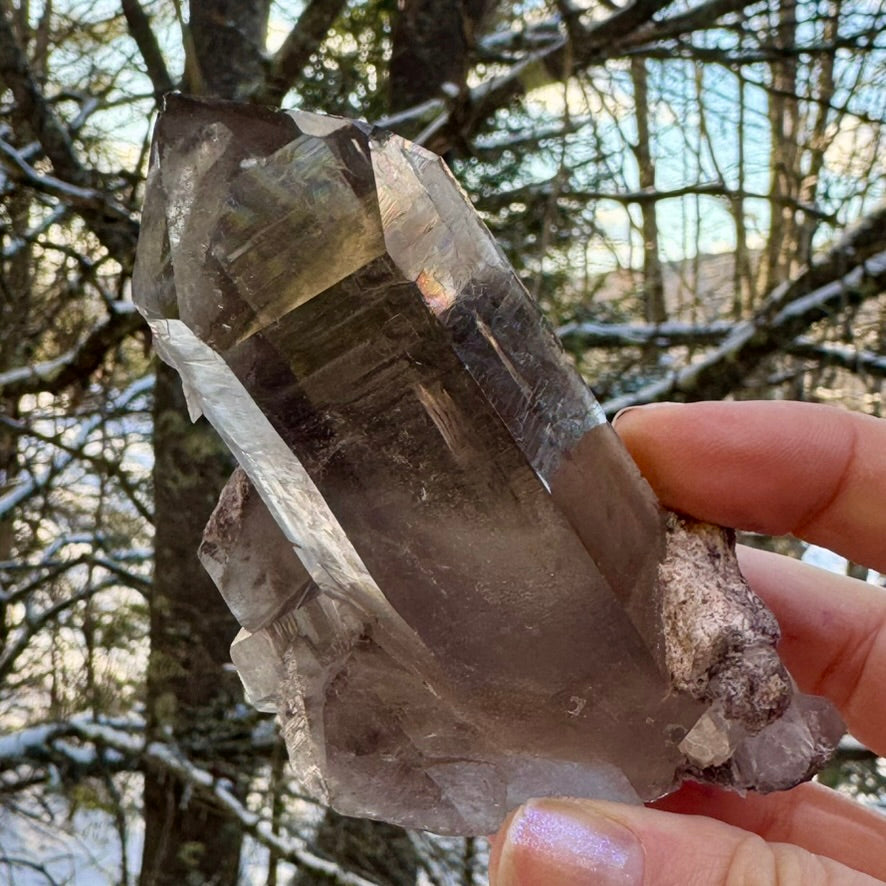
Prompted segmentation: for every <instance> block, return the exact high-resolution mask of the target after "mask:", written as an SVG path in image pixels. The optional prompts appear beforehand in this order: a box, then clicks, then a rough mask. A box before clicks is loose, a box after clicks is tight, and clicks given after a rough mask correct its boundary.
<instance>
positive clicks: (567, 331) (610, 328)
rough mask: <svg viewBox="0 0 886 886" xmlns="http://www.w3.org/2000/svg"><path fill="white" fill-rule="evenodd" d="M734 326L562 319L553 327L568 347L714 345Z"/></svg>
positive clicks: (724, 322)
mask: <svg viewBox="0 0 886 886" xmlns="http://www.w3.org/2000/svg"><path fill="white" fill-rule="evenodd" d="M734 328H735V325H734V324H733V323H729V322H727V321H722V320H721V321H717V322H715V323H707V324H705V325H703V326H697V325H694V324H692V323H676V322H669V323H659V324H657V325H651V324H645V325H637V324H633V323H590V322H585V323H566V324H564V325H563V326H561V327H560V328H559V329H558V330H557V335H559V336H560V340H561V341H562V342H563V344H564V345H565V346H566V347H567V348H569V349H571V350H580V349H582V348H626V347H637V346H644V345H655V346H656V347H659V348H673V347H676V346H678V345H716V344H719V343H720V342H721V341H723V339H724V338H725V337H726V336H727V335H729V333H730V332H732V330H733V329H734Z"/></svg>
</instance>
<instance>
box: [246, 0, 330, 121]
mask: <svg viewBox="0 0 886 886" xmlns="http://www.w3.org/2000/svg"><path fill="white" fill-rule="evenodd" d="M346 5H347V0H310V2H308V4H307V5H306V6H305V8H304V10H303V12H302V14H301V15H300V16H299V19H298V21H297V22H296V23H295V26H294V27H293V28H292V30H291V31H290V32H289V34H288V35H287V36H286V39H285V40H284V41H283V45H282V46H281V47H280V49H279V50H277V54H276V55H275V56H274V58H273V59H272V61H271V70H270V71H269V72H268V78H267V84H266V86H265V91H264V93H263V94H262V95H261V96H260V101H261V102H262V103H264V104H269V105H279V104H280V102H281V101H283V97H284V96H285V95H286V93H287V92H288V91H289V88H290V87H291V86H292V84H293V83H294V82H295V81H296V79H297V77H298V75H299V74H300V73H301V71H302V70H303V68H304V67H305V65H306V64H307V63H308V61H309V60H310V58H311V56H312V55H313V54H314V53H315V52H316V51H317V49H318V48H319V46H320V44H321V43H322V42H323V40H324V38H325V37H326V34H327V33H328V32H329V29H330V28H331V27H332V25H333V23H334V22H335V20H336V19H337V18H338V16H339V15H340V14H341V11H342V9H344V7H345V6H346Z"/></svg>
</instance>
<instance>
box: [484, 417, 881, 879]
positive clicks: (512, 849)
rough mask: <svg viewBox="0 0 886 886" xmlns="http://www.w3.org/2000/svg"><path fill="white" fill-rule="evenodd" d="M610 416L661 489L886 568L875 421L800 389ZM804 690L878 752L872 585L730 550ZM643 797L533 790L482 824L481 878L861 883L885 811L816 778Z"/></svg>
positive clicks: (876, 871)
mask: <svg viewBox="0 0 886 886" xmlns="http://www.w3.org/2000/svg"><path fill="white" fill-rule="evenodd" d="M616 429H617V431H618V432H619V434H620V435H621V436H622V439H623V440H624V442H625V444H626V445H627V447H628V449H629V450H630V451H631V454H632V455H633V456H634V459H635V460H636V461H637V464H638V465H639V467H640V470H641V471H642V472H643V474H644V475H645V476H646V478H647V479H648V480H649V482H650V483H651V484H652V486H653V488H654V489H655V491H656V493H657V494H658V496H659V498H660V499H661V501H662V502H663V503H664V504H665V505H667V506H668V507H670V508H673V509H674V510H679V511H683V512H685V513H688V514H691V515H692V516H694V517H697V518H699V519H702V520H707V521H710V522H713V523H720V524H722V525H726V526H735V527H738V528H741V529H750V530H756V531H759V532H765V533H768V534H771V535H782V534H787V533H792V534H794V535H796V536H799V537H801V538H804V539H806V540H807V541H810V542H813V543H816V544H820V545H825V546H827V547H829V548H831V549H833V550H835V551H838V552H840V553H842V554H843V555H845V556H847V557H849V558H850V559H851V560H854V561H856V562H859V563H863V564H865V565H867V566H871V567H873V568H875V569H878V570H879V571H881V572H884V573H886V421H884V420H879V419H874V418H870V417H868V416H862V415H858V414H853V413H847V412H843V411H841V410H838V409H834V408H830V407H826V406H816V405H812V404H806V403H787V402H764V403H749V402H742V403H695V404H691V405H675V404H662V405H656V406H655V407H646V408H642V409H631V410H628V411H626V412H625V413H623V414H622V415H621V416H620V417H619V419H618V422H617V425H616ZM739 560H740V562H741V567H742V571H743V572H744V574H745V577H746V578H747V579H748V581H749V582H750V584H751V586H752V587H753V589H754V590H755V591H756V592H757V593H758V594H759V595H760V597H762V598H763V599H764V600H765V601H766V603H767V604H768V605H769V607H770V608H771V609H772V610H773V612H774V613H775V615H776V617H777V618H778V621H779V624H780V625H781V628H782V642H781V645H780V647H779V649H780V653H781V655H782V658H783V660H784V662H785V664H786V665H787V667H788V669H789V670H790V671H791V673H792V674H793V676H794V678H795V679H796V680H797V682H798V684H799V686H800V688H801V689H802V690H804V691H806V692H811V693H815V694H818V695H826V696H828V697H829V698H830V699H832V700H833V701H834V703H835V704H836V705H837V706H838V707H839V709H840V711H841V713H842V715H843V717H844V719H845V720H846V723H847V726H848V728H849V730H850V731H851V732H852V733H853V734H854V735H855V736H856V737H857V738H858V739H859V740H860V741H862V742H864V743H865V744H866V745H867V746H868V747H870V748H871V749H872V750H874V751H876V752H877V753H879V754H881V755H886V591H884V590H881V589H879V588H876V587H874V586H873V585H870V584H865V583H863V582H860V581H857V580H854V579H850V578H845V577H842V576H838V575H833V574H831V573H827V572H823V571H822V570H819V569H815V568H813V567H810V566H807V565H806V564H803V563H800V562H798V561H796V560H791V559H789V558H787V557H781V556H779V555H777V554H770V553H767V552H764V551H758V550H753V549H750V548H740V549H739ZM651 805H652V806H653V807H654V808H646V807H642V806H638V807H633V806H623V805H620V804H617V803H608V802H600V801H591V800H567V799H545V800H533V801H530V803H528V804H526V805H525V806H523V807H522V808H521V809H519V810H518V811H517V812H516V813H515V814H514V815H513V816H511V817H510V818H509V819H508V820H507V821H506V822H505V824H504V825H503V826H502V829H501V830H500V831H499V834H498V835H497V837H496V838H495V839H494V841H493V848H492V859H491V864H490V883H491V884H493V886H517V884H519V886H530V884H531V886H579V884H594V886H614V884H619V886H635V884H636V886H641V884H642V886H701V884H705V886H720V884H723V886H725V884H740V883H741V884H753V886H825V884H828V886H830V884H834V886H836V884H840V886H862V884H875V883H882V882H884V881H886V816H883V815H881V814H879V813H877V812H875V811H873V810H871V809H866V808H864V807H862V806H861V805H859V804H857V803H855V802H853V801H852V800H849V799H847V798H846V797H843V796H841V795H840V794H838V793H836V792H835V791H832V790H829V789H828V788H824V787H822V786H820V785H817V784H803V785H800V786H799V787H797V788H794V789H793V790H792V791H787V792H784V793H777V794H769V795H766V796H763V795H759V794H753V793H751V794H748V796H746V797H744V798H741V797H739V796H738V795H737V794H734V793H730V792H726V791H721V790H718V789H716V788H712V787H707V786H701V785H697V784H686V785H684V786H683V787H682V788H681V789H680V790H679V791H677V792H676V793H675V794H673V795H671V796H670V797H667V798H665V799H663V800H661V801H658V802H657V803H654V804H651Z"/></svg>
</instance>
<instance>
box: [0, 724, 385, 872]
mask: <svg viewBox="0 0 886 886" xmlns="http://www.w3.org/2000/svg"><path fill="white" fill-rule="evenodd" d="M72 740H74V741H76V742H77V744H74V743H73V742H72ZM84 744H85V745H87V746H84ZM99 751H102V752H103V753H100V752H99ZM23 765H31V766H33V765H37V766H48V765H55V766H61V767H63V768H66V769H67V770H69V771H71V772H76V773H77V774H78V776H79V777H84V776H88V775H98V774H101V773H104V772H107V771H108V770H111V771H120V770H129V771H136V770H139V769H144V768H146V767H150V768H154V769H160V770H162V771H164V772H167V773H169V774H174V775H175V776H176V777H178V778H179V779H181V780H182V781H183V782H184V783H185V784H187V785H188V786H189V787H190V788H191V789H192V790H194V791H195V792H196V793H198V794H199V795H200V797H201V799H202V800H203V801H204V802H208V803H211V804H212V805H213V806H216V807H220V808H221V809H224V810H225V812H227V813H228V814H229V815H232V816H233V817H235V818H236V819H237V820H238V821H239V822H240V823H241V824H242V826H243V829H244V831H246V832H247V833H248V834H250V836H252V837H253V839H255V840H256V842H258V843H260V844H261V845H263V846H265V847H267V848H268V849H272V850H273V851H274V852H275V853H276V855H277V857H278V858H279V859H282V860H285V861H289V862H291V863H293V864H295V865H297V866H298V867H299V868H302V869H304V870H306V871H310V872H312V873H314V874H315V875H318V876H321V877H323V878H324V882H329V883H335V884H339V886H377V884H376V883H375V882H374V881H372V880H367V879H366V878H365V877H361V876H359V875H357V874H354V873H351V872H350V871H347V870H345V869H344V868H342V867H341V866H340V865H338V864H335V862H332V861H329V860H327V859H325V858H321V857H320V856H318V855H315V854H314V853H313V852H311V851H310V850H308V849H307V847H306V844H305V841H304V840H302V839H300V838H298V837H296V836H294V835H291V834H284V833H274V832H273V830H272V828H271V826H270V822H268V821H265V820H264V819H263V818H262V817H261V816H260V815H259V814H258V813H256V812H253V811H252V810H251V809H249V808H248V807H247V806H246V805H245V804H244V803H243V802H242V801H241V800H239V799H238V798H237V797H236V796H235V795H234V793H233V790H232V785H231V784H230V782H229V781H228V780H227V779H225V778H217V777H216V776H215V775H213V774H212V773H211V772H210V771H208V770H207V769H204V768H202V767H201V766H199V765H197V764H196V763H194V762H193V761H192V760H189V759H188V758H187V757H186V756H185V755H184V754H183V753H182V752H181V751H180V750H179V749H178V748H176V747H174V746H172V745H171V744H167V743H165V742H160V741H152V742H150V743H148V744H145V732H144V722H143V721H142V720H140V719H137V718H132V719H127V720H114V719H105V718H101V719H93V718H89V717H73V718H71V719H69V720H66V721H63V722H54V723H46V724H43V725H40V726H31V727H29V728H27V729H22V730H20V731H18V732H12V733H10V734H7V735H5V736H3V737H2V738H0V773H5V772H10V771H12V770H14V769H16V768H18V767H21V766H23Z"/></svg>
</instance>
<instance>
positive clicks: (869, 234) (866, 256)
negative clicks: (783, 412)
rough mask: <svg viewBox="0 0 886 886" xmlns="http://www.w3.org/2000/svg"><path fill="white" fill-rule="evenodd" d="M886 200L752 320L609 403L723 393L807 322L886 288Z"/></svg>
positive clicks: (609, 408) (614, 407)
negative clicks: (699, 355)
mask: <svg viewBox="0 0 886 886" xmlns="http://www.w3.org/2000/svg"><path fill="white" fill-rule="evenodd" d="M883 230H886V204H884V205H883V206H881V207H880V208H879V209H877V210H876V211H874V212H873V213H872V214H871V215H869V216H867V217H866V218H865V219H864V220H862V222H861V223H859V224H858V225H857V226H856V227H855V228H853V229H852V230H851V231H849V233H847V235H846V236H845V237H844V238H843V239H842V240H841V241H840V242H839V243H837V244H836V245H835V246H834V247H833V248H832V249H831V250H830V252H829V253H828V254H827V256H826V257H825V258H823V259H822V260H821V261H819V262H816V263H813V264H812V265H810V266H809V267H807V268H806V270H805V271H803V272H802V273H801V274H799V275H798V276H797V277H795V278H794V279H792V280H789V281H786V282H785V283H783V284H781V285H779V286H777V287H776V288H775V289H774V290H773V291H772V292H771V293H770V295H769V297H768V298H767V299H766V301H765V303H764V305H763V307H762V308H761V309H760V310H759V311H757V313H756V314H755V315H754V316H753V317H752V318H751V319H750V320H746V321H744V322H742V323H737V324H735V326H734V328H733V330H732V332H730V333H729V335H728V336H727V337H726V338H725V339H724V340H723V341H722V342H721V343H720V344H719V345H718V346H717V347H716V348H714V350H712V351H711V352H709V353H708V354H706V355H705V356H704V357H703V358H702V359H700V360H699V361H698V362H696V363H693V364H692V365H690V366H687V367H685V368H683V369H680V370H678V371H677V372H675V373H673V374H671V375H669V376H668V377H667V378H663V379H661V380H660V381H656V382H653V383H652V384H649V385H646V386H645V387H643V388H641V389H640V390H639V391H635V392H634V393H631V394H626V395H624V396H621V397H616V398H614V399H612V400H610V401H608V402H607V403H605V404H603V408H604V410H605V411H606V413H607V415H610V416H612V415H614V414H615V413H616V412H618V411H619V410H620V409H624V408H625V407H627V406H632V405H638V404H640V403H651V402H654V401H660V400H682V401H688V400H702V399H713V400H717V399H721V398H723V397H725V396H726V395H727V394H729V393H731V392H732V391H734V390H736V389H737V388H739V387H740V385H741V383H742V381H743V380H744V379H745V378H747V377H748V375H749V374H750V373H751V372H752V371H753V370H754V369H755V368H756V367H757V366H758V365H759V364H760V363H761V362H762V361H763V360H765V359H766V358H767V357H769V356H771V355H772V354H775V353H777V352H779V351H785V350H787V349H788V347H789V345H790V344H791V343H792V342H793V341H794V340H795V339H796V338H797V337H798V336H799V335H800V334H801V333H803V332H804V331H805V330H806V329H808V328H809V327H810V326H811V325H812V324H813V323H815V322H816V321H818V320H822V319H825V318H827V317H829V316H831V315H832V314H833V313H834V312H835V311H837V310H840V309H842V308H843V307H845V306H847V305H853V304H859V303H860V302H862V301H864V300H865V299H867V298H871V297H873V296H875V295H878V294H879V293H881V292H882V291H883V290H884V288H886V251H884V250H883V245H884V244H883V236H882V232H883Z"/></svg>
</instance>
